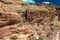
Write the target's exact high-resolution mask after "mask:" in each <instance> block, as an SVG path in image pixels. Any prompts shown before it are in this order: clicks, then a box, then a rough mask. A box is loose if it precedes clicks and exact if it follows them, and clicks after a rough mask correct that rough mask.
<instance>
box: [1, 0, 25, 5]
mask: <svg viewBox="0 0 60 40" xmlns="http://www.w3.org/2000/svg"><path fill="white" fill-rule="evenodd" d="M0 1H1V2H3V3H6V4H22V3H24V2H22V0H0Z"/></svg>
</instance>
